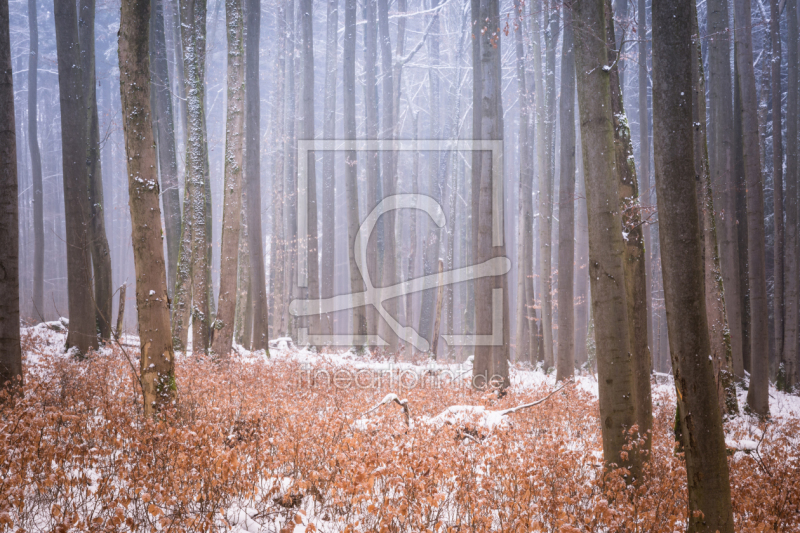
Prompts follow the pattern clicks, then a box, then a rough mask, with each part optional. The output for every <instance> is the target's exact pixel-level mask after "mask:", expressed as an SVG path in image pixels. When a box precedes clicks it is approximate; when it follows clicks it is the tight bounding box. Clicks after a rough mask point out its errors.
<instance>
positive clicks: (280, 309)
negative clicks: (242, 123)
mask: <svg viewBox="0 0 800 533" xmlns="http://www.w3.org/2000/svg"><path fill="white" fill-rule="evenodd" d="M275 18H276V19H277V21H276V22H277V34H278V50H277V53H276V54H275V67H274V68H275V73H276V76H277V80H276V82H275V92H274V93H273V100H274V104H273V105H274V110H273V113H272V129H273V132H274V134H275V139H276V143H278V144H279V145H282V144H283V132H284V127H285V121H284V118H285V108H284V100H285V91H286V72H285V68H284V67H285V63H286V13H285V12H284V5H283V4H280V5H279V7H278V10H277V14H276V17H275ZM285 164H286V158H285V154H284V151H283V150H281V149H278V150H276V154H275V160H274V165H275V166H274V171H273V174H272V176H273V177H272V234H271V237H270V283H269V287H270V292H271V293H272V313H271V314H272V334H273V335H274V336H279V335H286V334H287V333H288V331H287V323H286V313H285V311H286V309H285V307H286V305H288V302H286V299H285V298H284V292H285V291H284V288H285V283H284V273H283V272H284V268H285V263H286V254H287V251H288V247H287V246H286V236H285V232H284V212H283V203H284V183H283V167H284V165H285Z"/></svg>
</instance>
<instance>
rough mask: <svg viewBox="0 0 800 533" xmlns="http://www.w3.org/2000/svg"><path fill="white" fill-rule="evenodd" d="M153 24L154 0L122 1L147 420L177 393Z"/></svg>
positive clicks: (122, 89) (123, 90) (125, 98)
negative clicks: (156, 136)
mask: <svg viewBox="0 0 800 533" xmlns="http://www.w3.org/2000/svg"><path fill="white" fill-rule="evenodd" d="M149 23H150V0H123V2H122V9H121V14H120V30H119V64H120V67H121V68H120V93H121V96H122V116H123V117H124V118H123V127H124V132H125V153H126V156H127V160H128V192H129V195H130V210H131V228H132V235H131V237H132V241H133V259H134V265H135V267H136V307H137V311H138V315H139V339H140V344H141V368H140V370H141V378H140V382H141V385H142V395H143V397H144V413H145V416H152V415H153V414H154V413H156V412H157V411H158V410H159V409H160V408H162V407H165V406H167V405H170V404H171V403H172V402H173V401H174V399H175V396H176V393H177V386H176V383H175V367H174V359H175V355H174V353H173V351H172V338H171V336H170V328H169V295H168V294H167V273H166V266H165V264H164V248H163V243H162V240H161V208H160V207H159V197H158V196H159V187H158V173H157V170H156V169H157V168H158V167H157V166H156V165H157V162H156V150H155V142H154V140H153V123H152V121H151V120H152V119H151V116H150V114H151V111H150V61H149V50H148V48H149V41H148V27H149Z"/></svg>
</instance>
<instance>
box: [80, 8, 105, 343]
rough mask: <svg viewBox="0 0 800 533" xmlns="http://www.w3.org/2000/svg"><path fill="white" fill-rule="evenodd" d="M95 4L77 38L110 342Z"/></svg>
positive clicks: (99, 308) (98, 288)
mask: <svg viewBox="0 0 800 533" xmlns="http://www.w3.org/2000/svg"><path fill="white" fill-rule="evenodd" d="M94 13H95V0H80V11H79V13H78V15H79V18H78V35H79V39H80V51H81V72H82V79H83V98H84V99H85V100H84V104H85V106H86V109H85V120H86V124H87V126H86V135H87V137H86V143H87V144H86V178H87V180H88V188H89V209H90V213H91V223H90V227H89V239H90V246H91V251H92V270H93V273H94V306H95V317H96V318H95V320H96V322H97V331H98V333H99V334H100V338H101V339H109V338H111V306H112V297H113V291H112V289H111V255H110V254H109V252H108V239H107V238H106V226H105V215H104V213H103V206H104V205H105V204H104V201H103V175H102V172H101V168H100V121H99V119H98V116H97V83H96V80H95V53H94Z"/></svg>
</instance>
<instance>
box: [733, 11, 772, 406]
mask: <svg viewBox="0 0 800 533" xmlns="http://www.w3.org/2000/svg"><path fill="white" fill-rule="evenodd" d="M734 6H735V18H736V32H735V36H736V66H737V67H738V69H739V81H740V83H739V90H740V91H741V97H742V111H741V113H742V138H743V145H744V152H743V153H744V174H745V180H746V182H747V244H748V248H747V270H748V285H749V289H750V357H751V365H750V367H751V368H750V389H749V390H748V392H747V405H748V406H749V407H750V409H752V410H753V411H754V412H755V413H757V414H759V415H762V416H765V415H768V414H769V390H768V389H769V324H768V316H769V312H768V304H767V281H766V268H765V256H766V248H765V244H764V183H763V180H762V176H761V161H760V159H761V156H760V153H761V150H760V147H759V139H758V116H757V109H758V103H757V100H756V77H755V73H754V71H753V36H752V20H751V16H750V3H749V0H734Z"/></svg>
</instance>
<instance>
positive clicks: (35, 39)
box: [28, 0, 45, 321]
mask: <svg viewBox="0 0 800 533" xmlns="http://www.w3.org/2000/svg"><path fill="white" fill-rule="evenodd" d="M28 29H29V31H30V55H29V56H28V150H29V151H30V154H31V178H32V180H33V247H34V250H33V307H34V311H35V312H36V314H37V316H38V318H39V320H42V321H44V320H45V318H44V189H43V187H42V156H41V153H40V151H39V131H38V130H39V127H38V118H39V116H38V115H39V113H38V110H37V96H38V94H37V92H38V74H39V24H38V21H37V16H36V0H28Z"/></svg>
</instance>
